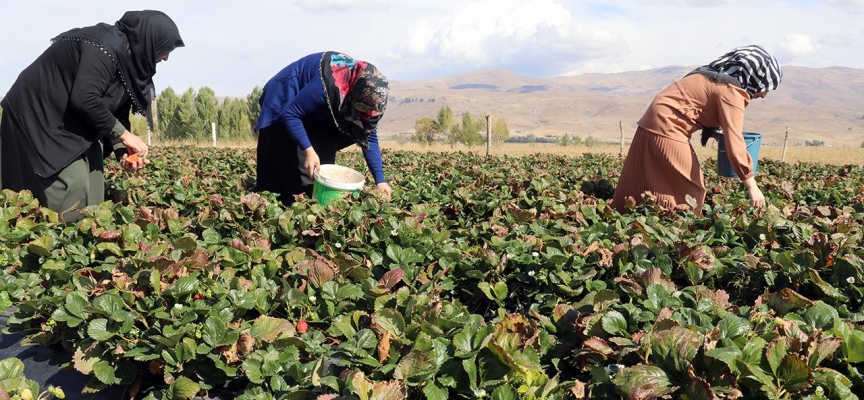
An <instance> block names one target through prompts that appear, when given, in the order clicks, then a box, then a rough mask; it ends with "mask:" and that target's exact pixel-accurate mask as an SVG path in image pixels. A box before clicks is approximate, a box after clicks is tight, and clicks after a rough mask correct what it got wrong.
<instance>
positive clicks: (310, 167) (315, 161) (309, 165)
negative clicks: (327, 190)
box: [303, 146, 321, 179]
mask: <svg viewBox="0 0 864 400" xmlns="http://www.w3.org/2000/svg"><path fill="white" fill-rule="evenodd" d="M303 152H304V153H305V156H306V162H305V163H303V168H306V172H307V173H308V174H309V177H310V178H312V179H315V171H316V170H317V169H318V167H320V166H321V159H320V158H318V153H316V152H315V149H313V148H312V146H309V148H308V149H306V150H303Z"/></svg>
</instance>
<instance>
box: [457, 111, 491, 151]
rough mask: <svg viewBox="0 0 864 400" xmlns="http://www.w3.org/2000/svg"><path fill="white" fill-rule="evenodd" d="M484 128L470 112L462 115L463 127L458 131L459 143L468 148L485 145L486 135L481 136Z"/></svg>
mask: <svg viewBox="0 0 864 400" xmlns="http://www.w3.org/2000/svg"><path fill="white" fill-rule="evenodd" d="M482 126H483V122H482V121H480V120H478V119H474V117H473V116H471V113H470V112H468V111H465V113H463V114H462V126H461V128H460V129H458V130H457V141H458V142H459V143H462V144H464V145H467V146H476V145H479V144H483V143H485V141H486V138H485V137H484V136H485V135H483V136H481V135H480V129H481V127H482Z"/></svg>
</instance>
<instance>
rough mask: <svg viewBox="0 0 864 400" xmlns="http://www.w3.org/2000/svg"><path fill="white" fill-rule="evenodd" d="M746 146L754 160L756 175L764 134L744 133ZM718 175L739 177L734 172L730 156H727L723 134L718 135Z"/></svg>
mask: <svg viewBox="0 0 864 400" xmlns="http://www.w3.org/2000/svg"><path fill="white" fill-rule="evenodd" d="M744 144H745V145H746V146H747V152H748V153H750V158H752V159H753V175H756V168H757V167H758V166H759V146H760V145H761V144H762V134H761V133H752V132H744ZM717 173H718V174H719V175H720V176H725V177H727V178H737V177H738V174H736V173H735V171H733V170H732V165H731V164H730V163H729V155H728V154H726V142H725V141H724V140H723V134H722V133H718V134H717Z"/></svg>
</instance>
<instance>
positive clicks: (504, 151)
mask: <svg viewBox="0 0 864 400" xmlns="http://www.w3.org/2000/svg"><path fill="white" fill-rule="evenodd" d="M694 143H695V146H694V149H695V150H696V155H697V156H698V157H699V159H700V160H707V159H708V158H717V150H716V146H713V143H714V142H711V143H709V145H708V147H701V146H699V143H698V141H694ZM153 144H154V145H157V146H159V145H162V146H200V147H209V146H210V145H211V143H210V142H194V141H163V142H160V141H154V142H153ZM216 147H219V148H244V149H248V148H255V142H254V141H222V142H217V143H216ZM381 147H382V148H383V149H389V150H404V151H414V152H443V153H446V152H453V151H462V152H474V153H480V154H484V153H485V152H486V147H485V146H474V147H468V146H463V145H456V146H453V147H451V146H450V145H446V144H436V145H432V146H422V145H419V144H417V143H410V142H406V143H400V142H396V141H382V142H381ZM628 149H629V148H628V146H626V145H625V146H624V154H625V155H626V154H627V150H628ZM349 151H359V149H358V148H357V147H352V148H351V149H349ZM619 152H620V147H619V146H618V145H612V144H602V145H597V146H591V147H587V146H561V145H557V144H550V143H534V144H523V143H502V144H493V145H492V149H491V151H490V154H492V155H508V156H515V157H518V156H524V155H528V154H535V153H551V154H556V155H569V156H579V155H582V154H598V153H602V154H619ZM782 155H783V148H782V147H774V146H763V147H762V148H761V149H760V151H759V158H760V159H771V160H780V159H781V158H782ZM786 161H787V162H790V163H796V162H814V163H823V164H830V165H846V164H855V165H864V148H857V147H789V148H788V149H787V151H786Z"/></svg>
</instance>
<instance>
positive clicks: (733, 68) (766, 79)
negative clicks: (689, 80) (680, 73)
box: [693, 45, 783, 95]
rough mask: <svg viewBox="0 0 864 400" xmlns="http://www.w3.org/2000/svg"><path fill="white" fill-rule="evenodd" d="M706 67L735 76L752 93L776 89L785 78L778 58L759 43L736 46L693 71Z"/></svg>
mask: <svg viewBox="0 0 864 400" xmlns="http://www.w3.org/2000/svg"><path fill="white" fill-rule="evenodd" d="M706 69H708V70H711V71H714V72H717V73H718V75H719V74H725V75H729V76H731V77H732V78H735V80H737V81H738V83H739V87H741V88H742V89H744V90H746V91H747V93H750V95H753V94H756V93H761V92H767V91H769V90H776V89H777V86H779V85H780V81H781V80H782V79H783V71H781V70H780V63H778V62H777V59H776V58H774V56H772V55H771V54H768V52H767V51H765V49H763V48H762V47H760V46H757V45H750V46H743V47H738V48H735V49H733V50H732V51H730V52H728V53H726V54H724V55H723V56H722V57H720V58H718V59H716V60H714V61H712V62H711V63H710V64H708V65H705V66H703V67H700V68H698V69H697V70H696V71H693V72H697V71H698V72H702V71H704V70H706ZM700 70H701V71H700Z"/></svg>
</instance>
